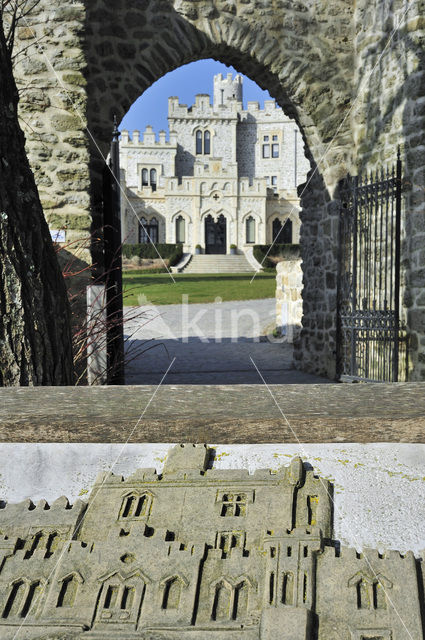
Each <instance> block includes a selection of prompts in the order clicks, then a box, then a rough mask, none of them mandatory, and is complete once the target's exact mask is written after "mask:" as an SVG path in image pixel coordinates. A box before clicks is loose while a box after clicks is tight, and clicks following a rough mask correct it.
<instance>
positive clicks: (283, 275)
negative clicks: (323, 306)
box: [276, 258, 303, 344]
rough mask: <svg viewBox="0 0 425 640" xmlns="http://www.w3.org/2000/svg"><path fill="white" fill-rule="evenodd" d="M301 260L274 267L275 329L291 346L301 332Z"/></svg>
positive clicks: (286, 261)
mask: <svg viewBox="0 0 425 640" xmlns="http://www.w3.org/2000/svg"><path fill="white" fill-rule="evenodd" d="M302 289H303V272H302V268H301V259H300V258H297V259H296V260H283V261H282V262H279V263H278V264H277V265H276V328H277V329H279V330H280V331H281V335H282V336H285V337H286V340H287V342H289V343H290V344H292V343H293V342H294V340H295V339H296V338H298V336H299V333H300V331H301V320H302V315H303V299H302Z"/></svg>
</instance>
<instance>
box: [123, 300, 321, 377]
mask: <svg viewBox="0 0 425 640" xmlns="http://www.w3.org/2000/svg"><path fill="white" fill-rule="evenodd" d="M275 305H276V301H275V299H274V298H267V299H263V300H249V301H237V302H221V303H220V302H219V303H208V304H190V305H161V306H158V307H154V306H152V305H149V304H145V305H143V306H141V307H138V308H134V307H133V308H131V309H129V308H127V309H126V314H127V316H130V318H129V319H128V320H127V322H126V325H125V334H126V337H127V343H126V348H127V359H128V360H130V359H131V362H129V364H128V365H127V367H126V384H158V383H159V382H160V380H161V378H162V376H163V375H164V373H165V372H166V371H167V369H168V367H169V366H170V365H171V363H172V362H173V359H174V358H175V360H174V362H173V364H172V367H171V369H170V370H169V372H168V374H167V377H166V378H165V380H164V384H262V379H261V377H260V375H259V373H258V372H257V371H256V368H255V366H254V364H253V362H252V361H251V358H252V360H253V361H254V362H255V364H256V365H257V367H258V369H259V370H260V372H261V374H262V376H263V377H264V379H265V380H266V382H267V383H269V384H279V383H280V384H285V383H286V384H291V383H297V384H303V383H305V384H309V383H310V384H313V383H314V384H317V383H321V382H324V383H326V382H329V381H328V380H326V379H325V378H320V377H317V376H313V375H309V374H305V373H302V372H300V371H296V370H295V369H294V368H293V366H292V347H291V345H288V344H287V343H286V342H282V341H281V340H276V339H275V338H273V336H272V335H267V334H269V333H270V327H272V326H273V321H274V317H275ZM135 315H138V316H139V317H138V318H137V319H134V316H135ZM132 318H133V319H132ZM147 349H149V350H147ZM142 351H144V353H142Z"/></svg>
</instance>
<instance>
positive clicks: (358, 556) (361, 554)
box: [321, 547, 415, 564]
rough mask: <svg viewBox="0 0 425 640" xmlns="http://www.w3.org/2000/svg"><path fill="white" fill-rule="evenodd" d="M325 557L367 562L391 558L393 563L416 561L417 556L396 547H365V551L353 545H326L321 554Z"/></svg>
mask: <svg viewBox="0 0 425 640" xmlns="http://www.w3.org/2000/svg"><path fill="white" fill-rule="evenodd" d="M321 555H322V557H323V558H324V559H329V558H330V559H332V560H333V559H335V560H337V561H341V563H344V562H351V561H353V562H354V561H357V560H359V561H364V562H366V564H368V563H370V562H379V561H380V560H389V561H391V563H395V562H401V563H403V562H412V561H413V562H414V561H415V556H414V554H413V552H412V551H407V552H406V553H402V552H401V551H396V550H395V549H386V550H385V551H382V552H380V551H378V550H377V549H363V551H357V550H356V549H354V548H353V547H341V548H339V549H338V548H337V547H325V548H324V550H323V553H322V554H321Z"/></svg>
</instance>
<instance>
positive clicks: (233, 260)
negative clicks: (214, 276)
mask: <svg viewBox="0 0 425 640" xmlns="http://www.w3.org/2000/svg"><path fill="white" fill-rule="evenodd" d="M183 272H184V273H254V269H253V268H252V267H251V265H250V264H249V262H248V260H247V259H246V257H245V256H244V255H212V254H196V255H194V256H193V257H192V260H191V261H190V262H189V264H188V265H187V266H186V267H185V269H184V270H183Z"/></svg>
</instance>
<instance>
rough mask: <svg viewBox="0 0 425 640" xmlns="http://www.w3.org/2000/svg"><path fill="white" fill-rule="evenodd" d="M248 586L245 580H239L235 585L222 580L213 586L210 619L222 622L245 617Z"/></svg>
mask: <svg viewBox="0 0 425 640" xmlns="http://www.w3.org/2000/svg"><path fill="white" fill-rule="evenodd" d="M250 586H251V583H250V581H249V579H247V578H243V579H239V580H238V581H237V582H236V584H235V583H233V584H232V583H231V582H229V581H228V580H226V579H225V578H222V579H221V580H219V581H217V582H216V583H215V584H213V585H212V587H213V603H212V609H211V619H212V620H216V621H219V622H224V621H227V620H239V619H241V618H243V617H244V616H246V613H247V611H248V598H249V588H250Z"/></svg>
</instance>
